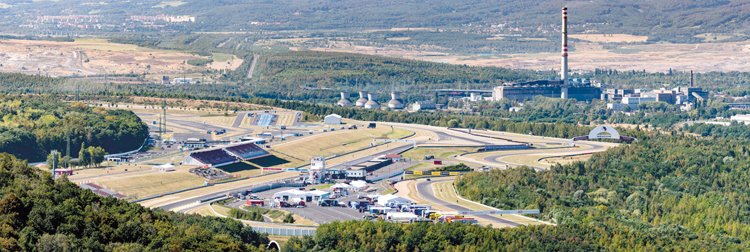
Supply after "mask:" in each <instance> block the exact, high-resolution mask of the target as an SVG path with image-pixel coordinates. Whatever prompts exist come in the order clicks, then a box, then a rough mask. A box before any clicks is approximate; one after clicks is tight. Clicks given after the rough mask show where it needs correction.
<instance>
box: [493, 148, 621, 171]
mask: <svg viewBox="0 0 750 252" xmlns="http://www.w3.org/2000/svg"><path fill="white" fill-rule="evenodd" d="M585 145H589V146H591V148H587V149H576V148H570V147H561V148H545V149H531V150H528V151H523V152H512V153H503V152H499V153H498V154H497V155H492V156H488V157H485V158H484V161H487V162H491V163H497V164H503V165H506V166H524V165H526V166H531V165H528V164H518V163H512V162H508V161H503V160H502V159H503V158H506V157H511V156H528V155H544V154H549V155H548V156H549V157H556V156H566V155H580V154H587V153H593V152H602V151H605V150H607V146H605V145H604V144H600V143H596V142H586V143H585ZM550 150H563V151H560V152H555V153H550ZM565 150H568V151H565ZM531 167H533V168H537V169H547V168H548V167H540V166H531Z"/></svg>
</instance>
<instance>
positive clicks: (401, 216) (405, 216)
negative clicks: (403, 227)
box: [385, 212, 419, 223]
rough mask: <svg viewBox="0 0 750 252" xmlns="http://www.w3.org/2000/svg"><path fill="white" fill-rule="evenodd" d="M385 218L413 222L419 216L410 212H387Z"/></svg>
mask: <svg viewBox="0 0 750 252" xmlns="http://www.w3.org/2000/svg"><path fill="white" fill-rule="evenodd" d="M385 218H386V219H387V220H389V221H393V222H405V223H408V222H412V221H415V220H417V219H418V218H419V217H418V216H417V215H416V214H413V213H409V212H388V213H386V214H385Z"/></svg>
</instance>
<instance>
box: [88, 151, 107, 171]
mask: <svg viewBox="0 0 750 252" xmlns="http://www.w3.org/2000/svg"><path fill="white" fill-rule="evenodd" d="M86 152H88V155H89V156H88V158H89V165H93V166H97V167H98V166H99V165H100V164H101V163H102V162H104V156H106V155H107V151H105V150H104V148H102V147H99V146H96V147H94V146H90V147H88V148H86Z"/></svg>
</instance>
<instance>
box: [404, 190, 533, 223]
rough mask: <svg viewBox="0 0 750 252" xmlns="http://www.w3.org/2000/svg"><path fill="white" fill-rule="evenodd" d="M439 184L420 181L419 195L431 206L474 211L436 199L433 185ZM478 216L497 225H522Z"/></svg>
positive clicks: (486, 216) (496, 218) (488, 216)
mask: <svg viewBox="0 0 750 252" xmlns="http://www.w3.org/2000/svg"><path fill="white" fill-rule="evenodd" d="M437 182H440V180H433V181H427V180H419V181H417V185H416V187H417V193H418V194H419V197H420V198H422V199H424V200H426V201H429V202H430V204H431V205H441V206H444V207H447V208H450V209H453V210H456V211H473V210H472V209H468V208H466V207H463V206H459V205H456V204H454V203H453V202H445V201H443V200H441V199H438V198H437V197H435V192H433V190H432V188H433V187H432V184H434V183H437ZM477 216H479V217H480V218H483V219H487V220H489V221H492V222H495V223H501V224H504V225H508V226H510V227H517V226H520V225H521V224H518V223H515V222H512V221H509V220H506V219H501V218H498V217H495V216H492V215H477Z"/></svg>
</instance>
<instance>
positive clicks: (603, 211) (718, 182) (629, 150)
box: [456, 133, 750, 251]
mask: <svg viewBox="0 0 750 252" xmlns="http://www.w3.org/2000/svg"><path fill="white" fill-rule="evenodd" d="M747 146H748V140H747V139H729V138H722V139H704V138H700V137H693V136H684V135H676V134H672V135H664V134H659V133H650V134H641V135H640V137H639V142H637V143H635V144H630V145H623V146H621V147H617V148H614V149H610V150H609V151H607V152H604V153H600V154H595V155H594V156H593V157H592V158H591V159H590V160H588V161H586V162H578V163H574V164H571V165H564V166H560V165H557V166H554V167H552V169H550V170H547V171H541V172H535V171H533V170H532V169H511V170H502V171H501V170H494V171H491V172H489V173H472V174H467V175H466V176H463V177H462V178H461V180H459V181H457V182H456V186H457V189H458V191H459V192H460V193H461V194H462V195H463V196H465V197H467V198H470V199H473V200H477V201H481V202H483V203H484V204H487V205H491V206H494V207H498V208H505V209H518V208H539V209H540V210H541V211H542V218H544V219H547V220H552V221H554V222H556V223H558V228H562V229H570V230H571V232H576V233H579V234H581V237H582V239H584V240H586V241H589V242H590V243H591V244H592V245H595V246H598V247H600V248H603V249H605V250H631V251H632V250H642V249H647V250H651V249H655V250H674V249H681V250H724V251H726V250H747V249H748V247H749V246H750V244H748V242H747V241H748V239H750V225H749V224H748V222H747V220H748V218H749V217H750V210H748V209H750V208H749V207H750V196H749V195H750V187H748V184H747V181H748V179H750V178H748V173H747V172H746V171H747V170H748V168H750V150H748V147H747Z"/></svg>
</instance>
